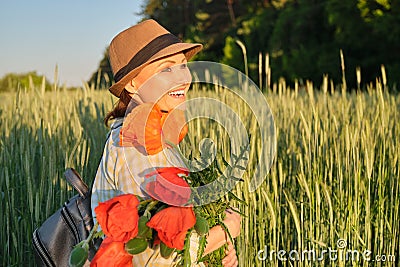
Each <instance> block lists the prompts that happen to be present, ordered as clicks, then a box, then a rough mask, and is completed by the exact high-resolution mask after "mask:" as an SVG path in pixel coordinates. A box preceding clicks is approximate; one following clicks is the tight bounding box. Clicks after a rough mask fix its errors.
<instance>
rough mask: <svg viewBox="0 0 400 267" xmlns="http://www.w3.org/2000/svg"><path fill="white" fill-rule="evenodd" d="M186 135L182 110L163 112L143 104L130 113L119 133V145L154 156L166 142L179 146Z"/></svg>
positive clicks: (149, 104) (151, 105)
mask: <svg viewBox="0 0 400 267" xmlns="http://www.w3.org/2000/svg"><path fill="white" fill-rule="evenodd" d="M186 133H187V125H186V120H185V114H184V112H183V111H182V110H174V111H171V112H163V111H161V110H160V108H159V107H158V105H156V104H152V103H143V104H140V105H139V106H137V107H135V108H134V109H133V110H132V112H130V113H129V114H128V115H127V116H126V118H125V120H124V123H123V125H122V129H121V131H120V145H121V146H134V147H136V148H137V149H138V150H140V151H144V152H146V153H147V154H148V155H155V154H157V153H158V152H160V151H161V150H163V148H164V147H166V146H168V145H167V143H166V141H167V140H168V141H170V142H172V143H174V144H179V143H180V142H181V141H182V139H183V138H184V137H185V135H186Z"/></svg>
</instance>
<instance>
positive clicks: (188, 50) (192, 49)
mask: <svg viewBox="0 0 400 267" xmlns="http://www.w3.org/2000/svg"><path fill="white" fill-rule="evenodd" d="M202 48H203V45H202V44H196V43H195V44H190V43H176V44H172V45H170V46H167V47H165V48H164V49H162V50H160V51H159V52H157V53H156V54H154V55H153V56H152V57H151V58H149V60H147V61H146V62H145V63H144V64H142V65H140V66H138V67H137V68H135V69H133V70H131V71H130V72H129V73H128V74H127V75H125V76H124V77H123V78H122V79H121V80H119V81H118V82H116V83H114V84H113V85H112V86H111V87H110V88H109V91H110V92H111V93H112V94H113V95H115V96H116V97H120V95H121V93H122V90H124V88H125V85H127V84H128V83H129V82H130V81H131V80H132V79H133V78H135V77H136V76H137V75H138V74H139V72H140V71H141V70H142V69H143V68H144V67H145V66H147V65H148V64H150V63H151V62H153V61H155V60H158V59H161V58H164V57H167V56H171V55H174V54H177V53H180V52H182V53H184V55H185V57H186V59H187V60H190V59H191V58H192V57H193V56H194V55H196V54H197V53H198V52H200V50H201V49H202Z"/></svg>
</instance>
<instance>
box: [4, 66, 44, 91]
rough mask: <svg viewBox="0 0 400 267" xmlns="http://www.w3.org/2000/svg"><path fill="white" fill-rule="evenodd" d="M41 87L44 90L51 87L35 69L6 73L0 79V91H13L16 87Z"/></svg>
mask: <svg viewBox="0 0 400 267" xmlns="http://www.w3.org/2000/svg"><path fill="white" fill-rule="evenodd" d="M42 87H44V89H45V90H46V91H49V90H51V88H52V86H51V84H50V82H49V81H48V80H47V79H46V77H44V76H40V75H38V74H37V72H36V71H31V72H28V73H22V74H16V73H8V74H6V75H4V76H3V77H2V78H1V79H0V92H13V91H15V90H16V89H18V88H20V89H22V90H30V89H32V88H37V89H41V88H42Z"/></svg>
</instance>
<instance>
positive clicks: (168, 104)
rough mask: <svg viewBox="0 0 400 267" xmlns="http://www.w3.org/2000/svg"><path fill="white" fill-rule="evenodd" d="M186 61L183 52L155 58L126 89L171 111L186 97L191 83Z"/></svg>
mask: <svg viewBox="0 0 400 267" xmlns="http://www.w3.org/2000/svg"><path fill="white" fill-rule="evenodd" d="M186 63H187V60H186V57H185V55H184V54H183V53H178V54H174V55H171V56H168V57H165V58H162V59H159V60H156V61H154V62H152V63H150V64H149V65H147V66H146V67H144V68H143V70H142V71H141V72H140V73H139V74H138V75H137V76H136V77H135V78H134V79H133V80H132V83H130V84H128V85H127V86H126V89H127V90H128V91H129V92H130V93H132V94H131V96H132V97H135V96H134V93H135V94H137V95H139V97H140V99H141V100H142V101H143V102H157V104H158V106H159V107H160V108H161V110H165V111H171V110H173V109H175V108H176V107H177V106H178V105H180V104H182V103H183V102H185V99H186V93H187V91H188V89H189V86H190V83H191V76H190V72H189V69H188V68H187V66H186ZM150 78H151V79H150Z"/></svg>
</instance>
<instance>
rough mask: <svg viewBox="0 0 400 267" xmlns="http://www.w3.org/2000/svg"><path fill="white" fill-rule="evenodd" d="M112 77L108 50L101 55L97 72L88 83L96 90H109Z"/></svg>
mask: <svg viewBox="0 0 400 267" xmlns="http://www.w3.org/2000/svg"><path fill="white" fill-rule="evenodd" d="M113 79H114V75H113V72H112V68H111V64H110V61H109V60H108V48H107V49H106V51H105V52H104V54H103V58H102V60H101V61H100V64H99V67H98V68H97V71H96V72H94V73H93V74H92V76H91V77H90V79H89V81H88V83H89V86H93V87H94V88H96V89H102V88H109V87H110V86H111V85H112V82H113Z"/></svg>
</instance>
